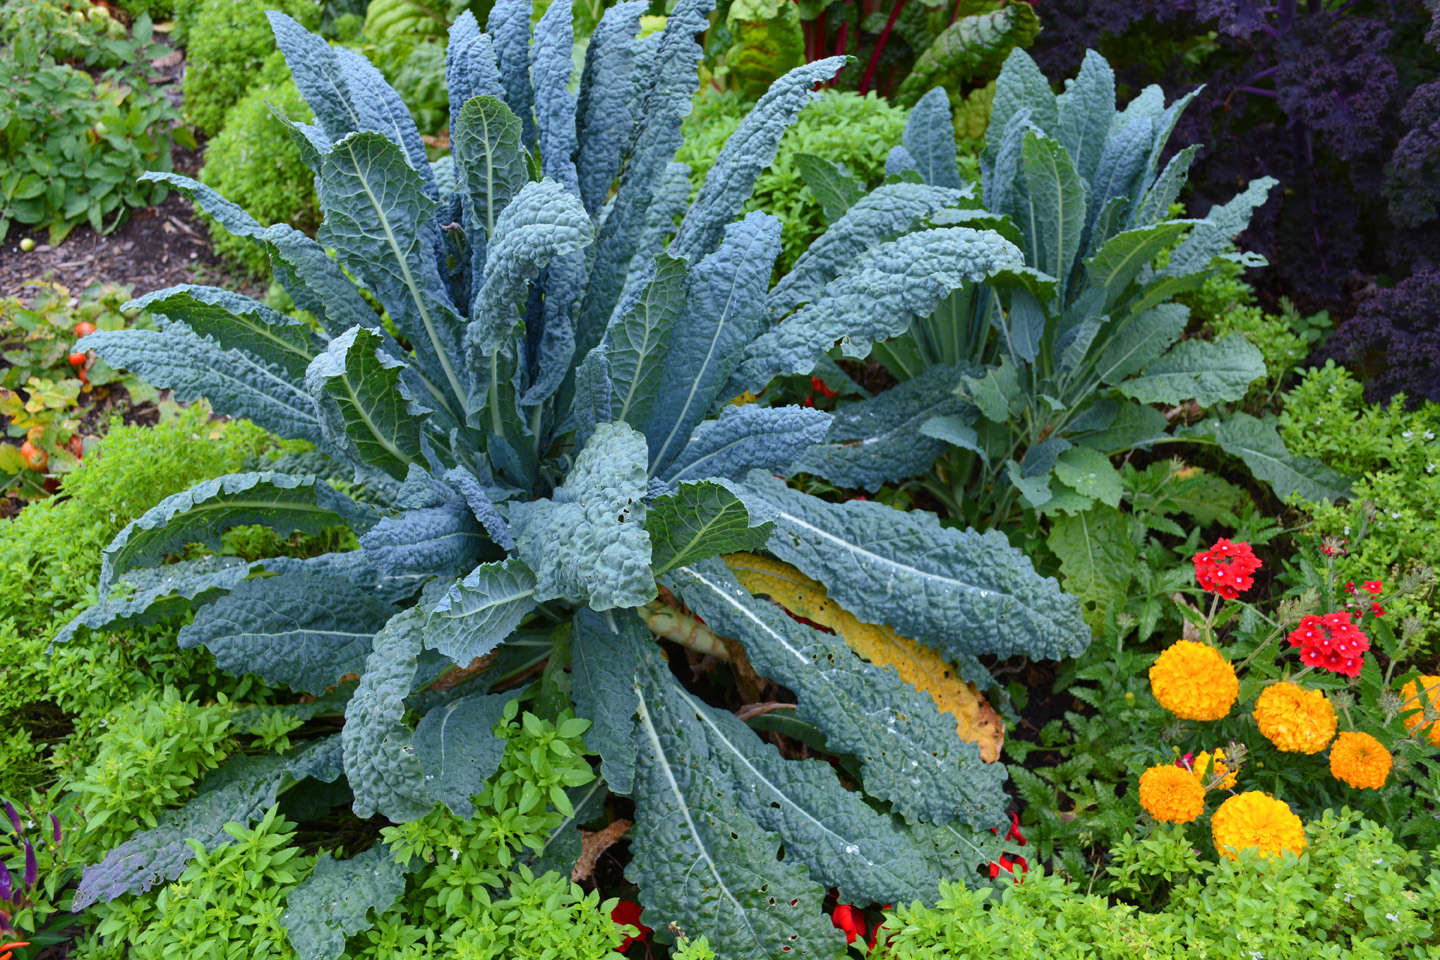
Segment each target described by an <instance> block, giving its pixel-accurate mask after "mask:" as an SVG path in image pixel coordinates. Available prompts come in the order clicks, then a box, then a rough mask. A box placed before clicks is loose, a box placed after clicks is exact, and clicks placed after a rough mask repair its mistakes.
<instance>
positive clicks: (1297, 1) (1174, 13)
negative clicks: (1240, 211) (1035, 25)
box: [1033, 0, 1440, 314]
mask: <svg viewBox="0 0 1440 960" xmlns="http://www.w3.org/2000/svg"><path fill="white" fill-rule="evenodd" d="M1039 9H1040V11H1041V13H1042V16H1043V18H1044V24H1045V29H1044V31H1043V32H1042V33H1041V35H1040V37H1039V39H1038V40H1037V42H1036V45H1035V48H1034V50H1033V53H1034V55H1035V58H1036V60H1037V61H1038V62H1039V63H1040V64H1041V66H1042V68H1046V69H1047V70H1049V71H1052V72H1051V75H1052V76H1055V75H1056V74H1057V73H1058V69H1057V68H1059V69H1063V68H1064V67H1067V66H1068V65H1070V64H1073V63H1075V62H1078V60H1079V57H1080V55H1081V52H1082V50H1083V49H1084V48H1085V47H1094V48H1096V49H1099V50H1100V52H1101V53H1103V54H1105V55H1106V57H1107V58H1109V59H1110V60H1111V61H1112V62H1116V63H1117V67H1118V74H1119V78H1120V81H1121V83H1122V84H1123V85H1126V86H1129V87H1131V88H1132V91H1131V92H1134V90H1136V89H1138V88H1139V87H1142V86H1144V85H1147V84H1150V83H1158V84H1160V85H1161V86H1162V87H1163V88H1164V89H1165V91H1166V94H1167V96H1170V97H1173V96H1177V95H1179V94H1183V93H1187V92H1190V91H1192V90H1196V89H1199V88H1201V87H1202V85H1203V89H1200V92H1199V94H1198V96H1197V97H1196V100H1195V102H1194V103H1193V104H1192V106H1191V108H1190V109H1189V110H1187V111H1186V114H1185V116H1184V117H1183V118H1182V120H1181V125H1180V128H1179V129H1177V132H1176V136H1175V137H1174V138H1172V142H1176V143H1189V142H1195V143H1201V144H1204V145H1205V146H1204V149H1203V150H1202V152H1201V154H1200V156H1199V158H1198V160H1197V163H1196V166H1195V169H1194V173H1193V175H1192V178H1191V183H1192V185H1193V186H1194V193H1193V195H1192V196H1191V197H1190V198H1189V199H1190V201H1191V202H1192V205H1193V206H1194V208H1195V210H1196V212H1197V213H1203V212H1204V210H1206V209H1207V208H1208V207H1209V206H1210V204H1211V203H1213V202H1215V201H1217V200H1219V199H1221V198H1222V197H1226V196H1229V193H1230V192H1231V191H1233V186H1234V184H1235V183H1237V182H1245V181H1247V180H1249V179H1252V178H1254V177H1257V176H1262V175H1270V176H1274V177H1275V178H1277V179H1278V180H1279V181H1280V183H1281V188H1282V190H1283V195H1282V196H1281V197H1278V198H1276V199H1278V201H1279V202H1275V200H1272V202H1271V203H1269V204H1267V205H1266V207H1265V208H1264V209H1263V210H1262V211H1259V215H1258V216H1257V217H1256V218H1255V219H1254V220H1253V221H1252V222H1251V226H1250V230H1249V231H1248V232H1247V233H1246V234H1245V235H1243V236H1242V237H1241V243H1242V245H1244V246H1245V247H1246V248H1247V249H1251V250H1255V251H1256V252H1258V253H1261V254H1263V255H1264V256H1266V257H1267V259H1269V260H1270V262H1271V270H1272V271H1273V275H1274V276H1276V277H1277V278H1278V279H1279V281H1280V284H1281V286H1282V287H1283V288H1284V292H1287V293H1290V294H1292V295H1298V296H1299V297H1301V298H1303V299H1305V300H1308V301H1312V302H1318V303H1322V304H1326V305H1329V306H1331V307H1336V308H1339V312H1341V313H1342V314H1344V313H1348V312H1349V309H1348V306H1349V303H1348V301H1349V300H1350V298H1351V296H1352V295H1353V294H1354V293H1355V292H1356V291H1358V290H1362V289H1365V288H1367V287H1368V286H1369V281H1370V278H1372V277H1373V276H1375V275H1377V274H1388V275H1390V276H1392V277H1396V276H1399V277H1403V276H1405V275H1408V274H1409V273H1410V272H1413V271H1414V270H1415V269H1417V268H1418V267H1419V266H1421V265H1423V264H1424V263H1426V262H1429V254H1430V252H1431V251H1430V248H1431V247H1434V246H1436V243H1434V242H1426V241H1427V240H1428V238H1427V237H1423V236H1420V237H1417V236H1416V235H1415V234H1416V231H1420V230H1421V229H1422V228H1427V227H1428V229H1426V230H1424V233H1427V234H1434V233H1436V232H1437V231H1440V223H1437V222H1436V217H1437V213H1440V205H1437V201H1440V180H1437V178H1436V177H1435V176H1434V173H1435V171H1436V169H1437V167H1440V131H1437V129H1436V126H1435V123H1436V119H1437V117H1436V114H1437V106H1440V104H1437V100H1440V96H1437V94H1436V93H1434V92H1433V91H1432V90H1430V89H1427V85H1429V84H1431V83H1433V82H1435V81H1437V80H1440V72H1437V67H1440V54H1437V51H1436V49H1435V48H1434V46H1432V45H1430V44H1427V43H1426V42H1425V37H1426V34H1427V31H1428V32H1431V33H1436V34H1440V29H1437V28H1436V26H1435V24H1436V22H1437V19H1436V8H1435V4H1434V0H1330V2H1321V0H1050V2H1047V3H1045V4H1043V5H1042V6H1041V7H1040V8H1039ZM1417 240H1418V241H1420V242H1417Z"/></svg>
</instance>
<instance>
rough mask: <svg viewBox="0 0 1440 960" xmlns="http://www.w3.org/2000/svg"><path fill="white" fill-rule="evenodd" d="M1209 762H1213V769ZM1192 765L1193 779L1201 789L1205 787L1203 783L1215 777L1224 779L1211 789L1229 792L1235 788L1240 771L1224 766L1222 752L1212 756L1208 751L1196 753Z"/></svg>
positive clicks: (1223, 754) (1219, 751)
mask: <svg viewBox="0 0 1440 960" xmlns="http://www.w3.org/2000/svg"><path fill="white" fill-rule="evenodd" d="M1211 760H1214V766H1213V767H1212V766H1211ZM1194 764H1195V766H1194V771H1195V779H1196V781H1198V782H1199V784H1200V785H1201V786H1202V787H1203V786H1204V785H1205V781H1207V780H1214V779H1215V778H1216V777H1224V778H1225V779H1224V780H1221V781H1220V782H1219V783H1217V784H1216V785H1215V786H1214V787H1213V788H1212V789H1215V790H1229V789H1230V788H1231V787H1233V786H1235V781H1236V779H1237V778H1239V776H1240V771H1238V770H1231V769H1230V768H1229V767H1227V766H1226V765H1225V751H1224V750H1216V751H1215V752H1214V753H1213V754H1211V753H1210V752H1209V751H1205V752H1202V753H1197V754H1196V755H1195V760H1194Z"/></svg>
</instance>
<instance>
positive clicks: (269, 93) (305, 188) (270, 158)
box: [200, 52, 443, 275]
mask: <svg viewBox="0 0 1440 960" xmlns="http://www.w3.org/2000/svg"><path fill="white" fill-rule="evenodd" d="M277 72H278V73H279V78H276V79H272V78H275V75H276V73H277ZM442 74H443V70H442ZM272 106H273V107H274V108H275V109H277V110H280V111H281V112H282V113H284V114H285V115H286V116H289V117H290V118H291V119H293V120H295V121H297V122H303V123H310V122H311V121H312V120H314V115H313V114H311V113H310V108H309V107H307V106H306V105H305V101H304V99H303V98H301V96H300V91H299V90H298V89H296V87H295V82H294V81H293V80H291V79H290V72H289V70H288V69H286V68H285V61H284V59H283V58H282V57H280V56H279V54H278V52H277V53H276V54H274V55H273V56H272V57H271V59H270V60H269V61H267V62H266V65H265V69H264V70H263V71H262V72H261V81H260V82H259V83H257V84H256V85H255V86H253V87H251V88H250V90H249V92H247V93H246V94H245V95H244V96H243V97H241V98H240V101H239V102H238V103H236V104H235V106H233V107H231V108H230V111H229V113H227V114H226V115H225V127H224V129H223V130H221V131H220V133H219V134H218V135H217V136H216V137H215V138H214V139H212V140H211V141H210V142H209V143H208V144H207V145H206V147H205V168H204V169H203V170H201V171H200V180H201V182H202V183H204V184H206V185H207V186H210V187H213V188H214V189H215V190H217V191H219V192H220V193H223V194H224V195H225V196H227V197H229V198H230V199H231V200H233V201H234V202H235V203H238V204H239V205H240V206H242V207H244V208H245V211H246V212H247V213H249V214H250V215H251V216H253V217H254V218H255V219H257V220H259V221H260V222H261V223H267V224H269V223H288V224H289V225H290V226H292V227H294V228H295V229H297V230H303V231H304V232H306V233H314V232H315V228H316V227H318V226H319V225H320V206H319V201H318V200H316V199H315V177H314V175H313V174H312V173H311V172H310V168H309V167H307V166H305V162H304V161H303V160H302V159H301V158H300V148H299V147H297V146H295V143H294V142H293V141H292V140H291V139H290V134H289V132H288V131H287V130H286V128H285V124H284V123H282V122H281V121H280V120H279V119H277V118H276V116H275V115H274V113H273V112H271V107H272ZM207 220H208V218H207ZM208 222H209V225H210V239H211V242H212V243H213V244H214V247H215V252H216V253H218V254H220V255H221V256H222V257H224V258H226V259H227V260H229V261H231V262H232V263H238V264H240V265H242V266H243V267H244V268H245V269H246V270H248V271H249V272H250V273H252V274H256V275H262V274H265V273H267V272H268V271H269V269H270V260H269V258H268V257H266V256H265V254H264V252H263V251H261V250H258V249H256V247H255V245H254V244H253V243H251V242H250V241H249V240H245V239H242V238H240V237H236V236H232V235H231V234H230V233H229V232H227V231H226V230H225V229H224V228H223V227H221V226H218V225H217V224H216V223H215V222H214V221H213V220H208Z"/></svg>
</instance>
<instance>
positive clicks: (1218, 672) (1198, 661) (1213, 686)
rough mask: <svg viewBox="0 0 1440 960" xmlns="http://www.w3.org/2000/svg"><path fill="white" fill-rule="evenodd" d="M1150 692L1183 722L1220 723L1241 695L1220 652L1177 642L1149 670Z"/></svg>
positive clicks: (1227, 663)
mask: <svg viewBox="0 0 1440 960" xmlns="http://www.w3.org/2000/svg"><path fill="white" fill-rule="evenodd" d="M1150 691H1151V692H1152V693H1154V694H1155V699H1156V700H1159V701H1160V706H1162V707H1164V708H1165V709H1166V710H1169V711H1170V712H1171V713H1173V714H1175V716H1177V717H1179V718H1180V719H1182V720H1219V719H1220V718H1221V717H1223V716H1225V714H1227V713H1229V712H1230V708H1231V707H1232V706H1234V704H1235V698H1236V697H1237V696H1239V695H1240V681H1239V680H1238V679H1236V677H1235V668H1234V667H1232V666H1231V665H1230V661H1229V660H1226V659H1225V658H1224V657H1223V656H1221V654H1220V651H1219V650H1216V649H1215V648H1214V647H1209V646H1206V645H1205V644H1203V643H1196V642H1195V641H1194V640H1177V641H1175V642H1174V643H1173V644H1171V645H1170V648H1169V649H1168V650H1166V651H1165V652H1164V653H1162V654H1160V657H1159V659H1157V660H1156V661H1155V663H1154V664H1153V665H1152V666H1151V667H1150Z"/></svg>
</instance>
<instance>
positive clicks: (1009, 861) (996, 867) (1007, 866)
mask: <svg viewBox="0 0 1440 960" xmlns="http://www.w3.org/2000/svg"><path fill="white" fill-rule="evenodd" d="M1016 864H1019V865H1020V873H1021V874H1026V873H1029V872H1030V864H1029V862H1027V861H1026V859H1025V858H1024V857H1012V856H1010V854H1008V853H1004V854H1001V855H1000V862H999V863H996V862H995V861H994V860H991V861H990V879H991V880H994V879H995V878H996V877H998V876H1000V871H1001V870H1004V871H1005V872H1006V873H1008V874H1011V875H1012V877H1014V880H1015V882H1016V883H1019V882H1020V880H1021V877H1020V876H1016V875H1015V865H1016Z"/></svg>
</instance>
